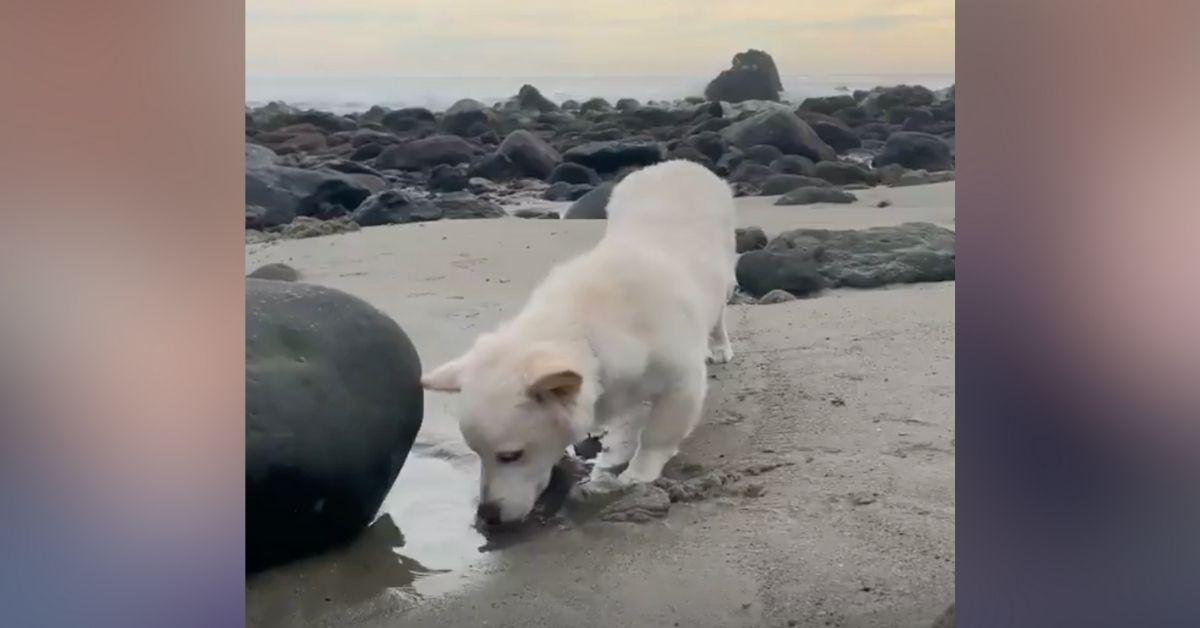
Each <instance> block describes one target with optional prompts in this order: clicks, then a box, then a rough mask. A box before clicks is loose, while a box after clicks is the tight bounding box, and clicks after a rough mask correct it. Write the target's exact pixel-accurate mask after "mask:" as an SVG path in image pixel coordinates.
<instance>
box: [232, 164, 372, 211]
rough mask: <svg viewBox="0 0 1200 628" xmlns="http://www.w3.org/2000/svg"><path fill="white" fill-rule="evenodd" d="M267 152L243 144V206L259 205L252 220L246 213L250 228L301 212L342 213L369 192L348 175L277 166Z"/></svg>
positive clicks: (355, 204)
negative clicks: (244, 204) (244, 163)
mask: <svg viewBox="0 0 1200 628" xmlns="http://www.w3.org/2000/svg"><path fill="white" fill-rule="evenodd" d="M269 151H270V149H267V148H264V147H262V146H256V145H253V144H246V205H247V207H248V208H250V207H255V208H261V211H260V210H258V209H256V210H255V211H254V218H253V219H252V218H251V215H250V213H249V212H248V213H247V223H248V224H247V226H248V227H250V228H255V229H261V228H265V227H273V226H277V225H281V224H286V223H288V222H291V221H292V219H293V218H295V217H296V216H301V215H313V214H324V213H328V214H331V215H341V214H344V213H346V212H347V211H351V210H353V209H355V208H356V207H357V206H358V205H359V203H360V202H361V201H362V200H363V199H364V198H365V197H366V195H365V194H364V193H366V194H370V190H368V189H367V188H366V187H364V186H363V185H361V184H360V183H358V182H356V181H355V180H354V179H353V178H351V177H350V176H349V175H346V174H343V173H340V172H336V171H333V170H327V169H316V170H308V169H304V168H293V167H291V166H283V165H279V164H278V163H276V158H274V157H273V155H274V153H269ZM251 222H254V224H253V225H251V224H250V223H251Z"/></svg>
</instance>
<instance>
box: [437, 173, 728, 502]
mask: <svg viewBox="0 0 1200 628" xmlns="http://www.w3.org/2000/svg"><path fill="white" fill-rule="evenodd" d="M608 214H609V217H608V225H607V230H606V231H605V234H604V237H603V238H602V239H601V240H600V242H599V243H598V244H597V245H596V246H595V247H594V248H593V249H592V250H590V251H588V252H587V253H584V254H582V255H580V256H579V257H576V258H575V259H572V260H569V261H567V262H565V263H563V264H561V265H559V266H557V267H556V268H554V269H553V270H552V271H551V272H550V274H549V275H548V276H547V277H546V279H545V280H544V281H543V282H542V284H541V285H539V286H538V287H537V288H536V289H535V290H534V292H533V294H532V295H531V296H530V298H529V301H528V303H527V304H526V305H525V307H524V309H522V310H521V312H520V313H519V314H517V316H516V317H515V318H513V319H512V320H510V321H508V322H506V323H504V324H503V325H501V326H500V327H499V329H497V330H496V331H494V332H492V333H490V334H485V335H483V336H480V338H479V339H477V340H476V342H475V345H474V346H473V347H472V348H471V349H470V350H469V351H468V352H467V353H466V354H464V355H463V356H462V357H460V358H458V359H456V360H454V361H451V362H449V363H447V364H445V365H443V366H441V367H439V368H438V369H435V370H434V371H433V372H431V373H430V374H428V375H426V376H425V377H424V378H422V383H423V384H424V385H425V387H426V388H429V389H433V390H444V391H451V392H460V393H461V401H462V403H461V405H460V407H459V409H458V410H457V414H458V417H459V425H460V428H461V430H462V433H463V436H464V438H465V439H466V441H467V443H468V445H470V446H471V448H472V449H474V450H475V452H476V453H478V454H479V456H480V459H481V461H482V469H481V472H482V473H481V485H480V501H481V504H490V505H493V506H495V507H498V509H499V512H500V518H501V519H502V520H503V521H513V520H518V519H522V518H524V517H525V516H526V515H527V514H528V513H529V511H530V510H531V509H532V507H533V504H534V502H535V501H536V499H537V496H538V495H539V494H540V493H541V492H542V490H543V489H544V488H545V486H546V484H547V483H548V481H549V478H550V471H551V467H552V466H553V465H554V463H555V462H556V461H557V460H558V458H559V456H560V455H561V454H562V452H563V450H564V449H565V448H566V447H567V446H568V445H570V444H571V443H573V442H577V441H579V440H581V439H582V438H583V437H584V436H586V435H587V434H588V433H589V432H595V431H598V430H602V429H605V428H606V427H611V428H612V434H611V435H610V436H611V437H612V438H611V439H608V438H606V441H610V442H606V445H607V447H606V450H605V451H604V452H603V453H601V455H600V458H599V459H598V461H597V464H596V468H597V469H601V468H609V467H613V466H619V465H621V464H624V463H626V462H628V463H629V464H628V467H627V468H626V469H625V470H624V471H623V472H622V473H621V475H620V477H619V480H620V481H621V482H623V483H628V482H649V481H652V480H655V479H657V478H658V477H659V475H660V474H661V472H662V468H663V465H664V464H665V463H666V462H667V461H668V460H669V459H670V458H671V457H672V456H674V455H675V453H676V452H677V451H678V448H679V444H680V443H681V442H682V441H683V439H684V438H685V437H687V435H688V434H689V433H690V432H691V430H692V428H693V427H694V426H695V425H696V422H697V421H698V420H699V418H700V414H701V406H702V404H703V401H704V395H705V390H706V386H707V374H706V370H705V366H704V362H705V359H706V358H707V359H709V360H712V361H719V362H725V361H728V360H730V359H731V358H732V357H733V351H732V348H731V347H730V344H729V338H728V336H727V334H726V331H725V321H724V311H725V303H726V300H727V299H728V296H729V294H730V292H731V290H732V289H733V286H734V273H733V268H734V258H735V251H734V233H733V231H734V223H735V220H734V218H735V216H734V204H733V197H732V194H731V193H730V190H729V187H728V186H727V185H726V184H725V183H724V182H723V181H722V180H721V179H719V178H717V177H716V176H715V175H713V174H712V173H710V172H709V171H708V170H706V169H704V168H703V167H701V166H699V165H696V164H694V163H691V162H687V161H670V162H666V163H662V164H658V165H656V166H652V167H649V168H645V169H643V170H640V171H638V172H635V173H633V174H631V175H629V176H628V177H626V178H625V179H624V180H623V181H622V182H621V183H619V184H618V185H617V186H616V187H615V188H614V189H613V193H612V197H611V199H610V200H609V204H608ZM516 451H521V452H522V454H521V456H520V458H519V459H518V460H516V461H509V462H502V461H500V460H498V459H497V456H498V455H501V454H510V456H509V457H511V454H512V453H513V452H516Z"/></svg>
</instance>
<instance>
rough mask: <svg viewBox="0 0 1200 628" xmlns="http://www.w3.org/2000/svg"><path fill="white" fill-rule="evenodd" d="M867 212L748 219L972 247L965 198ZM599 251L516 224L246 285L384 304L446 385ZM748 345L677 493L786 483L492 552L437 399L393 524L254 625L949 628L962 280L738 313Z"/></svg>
mask: <svg viewBox="0 0 1200 628" xmlns="http://www.w3.org/2000/svg"><path fill="white" fill-rule="evenodd" d="M855 193H856V194H858V195H859V198H860V200H859V202H858V203H855V204H854V205H851V206H829V205H816V206H808V207H775V206H773V205H771V203H772V202H773V201H774V198H773V197H772V198H748V199H739V201H738V203H739V208H740V209H741V212H742V215H741V219H740V222H741V224H743V225H751V224H754V225H759V226H762V227H763V228H764V229H765V230H766V231H767V233H768V234H769V235H774V234H775V233H777V232H779V231H781V230H784V229H788V228H795V227H823V228H857V227H867V226H873V225H884V224H896V223H900V222H906V221H913V220H924V221H929V222H934V223H937V224H941V225H944V226H947V227H951V228H953V220H954V184H953V183H944V184H934V185H928V186H917V187H910V188H876V189H874V190H866V191H859V192H855ZM883 199H887V200H889V201H891V202H892V206H890V207H887V208H881V209H880V208H875V207H874V205H875V204H876V203H877V202H878V201H879V200H883ZM602 231H603V222H602V221H597V222H592V221H550V220H521V219H515V218H514V219H497V220H481V221H443V222H436V223H424V224H417V225H404V226H391V227H375V228H370V229H366V230H363V231H361V232H357V233H349V234H343V235H338V236H330V237H324V238H315V239H310V240H293V241H282V242H276V243H271V244H266V245H253V246H250V247H248V251H247V255H246V269H247V271H250V270H253V269H254V268H257V267H258V266H261V265H263V264H266V263H269V262H286V263H288V264H291V265H292V266H294V267H295V268H297V269H298V270H299V271H300V272H301V274H302V280H304V281H310V282H313V283H318V284H322V285H328V286H332V287H335V288H339V289H342V290H345V291H347V292H350V293H352V294H355V295H358V296H360V297H362V298H364V299H366V300H367V301H369V302H370V303H372V304H374V305H375V306H376V307H379V308H380V309H381V310H383V311H384V312H386V313H387V314H389V315H390V316H392V317H393V318H395V319H396V320H397V321H398V322H399V323H400V324H401V325H402V326H403V327H404V328H405V329H406V331H407V332H408V333H409V334H410V336H411V337H412V339H413V341H414V343H415V344H416V346H417V348H418V350H419V351H420V353H421V356H422V360H423V362H424V363H425V364H426V365H432V364H435V363H438V362H440V361H441V360H444V359H447V358H450V357H453V356H455V355H457V354H458V353H459V352H461V351H462V350H463V349H465V348H466V347H467V346H468V345H469V343H470V341H471V339H472V338H473V337H474V335H475V334H477V333H478V332H480V331H482V330H484V329H486V328H488V327H490V326H491V325H493V324H495V323H496V322H498V321H500V320H502V319H503V318H505V317H507V316H510V315H512V314H513V313H514V312H515V311H516V310H517V309H518V308H519V307H520V306H521V304H522V303H523V300H524V298H525V296H526V295H527V294H528V293H529V291H530V289H531V288H532V287H533V286H534V285H535V284H536V283H537V281H539V280H540V278H541V277H542V276H543V275H544V273H545V272H546V270H547V269H548V267H549V266H550V265H551V264H552V263H554V262H556V261H559V260H562V259H565V258H567V257H570V256H571V255H574V254H576V253H578V252H580V251H582V250H585V249H586V248H587V247H588V246H590V245H591V243H593V242H594V241H595V240H596V239H597V238H598V237H599V236H600V234H601V233H602ZM729 324H730V333H731V335H732V336H733V339H734V343H735V344H734V347H735V351H736V352H737V357H736V358H735V360H734V361H733V362H732V363H731V364H727V365H720V366H715V367H712V368H711V369H710V377H711V379H710V385H711V386H710V391H709V395H708V399H707V402H706V406H705V418H704V420H703V422H702V423H701V425H700V427H699V428H697V430H696V432H695V434H693V436H692V437H691V438H690V439H689V440H688V441H687V442H686V443H685V444H684V447H683V451H682V453H681V454H680V456H678V457H677V459H676V460H675V461H673V462H672V464H671V465H670V466H669V470H668V474H669V475H673V476H675V477H683V476H689V475H695V474H697V473H703V472H706V471H709V470H716V469H727V470H744V469H745V468H746V467H747V466H752V465H760V464H761V465H767V466H772V465H779V464H782V465H783V466H778V467H777V468H773V469H772V470H770V471H767V472H765V473H762V474H761V475H758V476H756V477H754V478H748V479H747V480H744V481H742V482H741V483H739V484H738V486H737V487H735V488H737V490H731V491H727V492H725V493H721V494H718V495H715V496H713V497H711V498H709V499H703V500H700V501H695V502H690V503H677V504H674V505H672V507H671V509H670V511H669V513H668V515H667V516H666V518H664V519H659V520H654V521H651V522H649V523H642V524H635V523H609V522H602V521H595V520H593V521H582V522H580V521H572V520H566V521H563V522H560V523H555V524H551V525H549V526H547V527H545V528H544V529H541V530H538V531H537V533H536V534H532V535H529V536H528V537H526V538H522V539H520V540H519V541H518V542H515V543H512V544H506V545H502V546H500V547H498V548H492V547H486V546H485V543H486V539H484V538H483V537H482V536H481V535H480V534H479V533H478V532H476V531H475V530H474V529H473V528H472V527H471V516H472V512H473V499H474V493H475V490H476V486H475V482H476V477H477V476H476V474H477V470H476V467H475V461H474V460H473V457H472V455H471V454H470V453H469V451H467V450H466V448H465V447H464V446H463V445H462V443H461V438H460V437H459V435H458V433H457V428H456V427H455V425H454V423H453V421H452V420H451V419H450V418H449V417H448V416H447V414H446V403H447V401H448V399H447V398H446V397H444V396H440V395H438V396H435V395H430V396H429V397H428V398H427V400H428V404H427V405H428V407H427V412H428V415H427V417H426V419H425V425H424V427H423V428H422V432H421V435H420V436H419V437H418V445H417V448H416V449H414V452H413V455H412V456H410V458H409V462H408V464H407V465H406V466H405V468H404V470H403V471H402V472H401V474H400V479H399V480H398V481H397V484H396V487H395V488H394V489H393V491H392V493H391V495H389V497H388V499H387V501H386V503H385V504H384V507H383V514H384V515H385V517H384V518H383V519H381V521H380V522H379V523H377V525H376V526H375V527H374V528H373V529H372V530H371V531H369V532H368V533H367V534H366V535H364V537H363V539H362V540H360V541H359V542H356V543H355V544H353V545H352V546H351V547H349V548H346V549H344V550H341V551H338V552H333V553H330V554H328V555H325V556H321V557H316V558H313V559H310V560H307V561H302V562H300V563H297V564H294V565H289V566H285V567H282V568H278V569H275V570H272V571H270V572H267V573H265V574H261V575H259V576H256V577H254V578H252V579H251V580H250V582H249V583H248V585H247V620H248V625H254V626H310V625H311V626H347V625H371V626H375V625H380V626H383V625H447V626H459V625H463V626H466V625H490V626H523V625H530V626H566V625H572V626H592V625H604V626H651V625H666V626H671V625H675V624H676V622H677V625H680V626H786V625H789V622H794V625H797V626H826V625H829V626H880V627H883V626H889V627H891V626H928V625H930V624H931V623H932V622H933V620H934V619H935V618H936V617H937V616H938V615H939V614H940V613H941V612H942V611H943V610H944V608H945V607H946V605H947V604H948V603H949V602H950V601H951V600H952V599H953V595H954V570H953V565H954V431H953V430H954V410H953V408H954V373H953V369H954V283H953V282H948V283H941V284H926V285H916V286H903V287H896V288H890V289H881V290H872V291H853V290H838V291H832V292H828V293H826V294H825V295H824V296H821V297H818V298H814V299H807V300H799V301H793V302H789V303H784V304H779V305H755V306H734V307H732V308H731V314H730V323H729ZM750 480H752V481H750ZM750 484H757V485H759V486H758V487H757V488H756V489H754V490H745V491H743V490H742V488H746V487H749V485H750ZM760 490H761V491H762V492H761V494H757V493H758V492H759V491H760ZM756 494H757V496H751V495H756ZM481 548H482V550H481Z"/></svg>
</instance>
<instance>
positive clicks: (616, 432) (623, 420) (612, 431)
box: [592, 403, 648, 479]
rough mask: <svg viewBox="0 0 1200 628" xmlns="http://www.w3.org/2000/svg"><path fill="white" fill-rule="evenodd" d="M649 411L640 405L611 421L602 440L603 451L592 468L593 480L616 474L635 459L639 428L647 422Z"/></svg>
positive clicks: (601, 450)
mask: <svg viewBox="0 0 1200 628" xmlns="http://www.w3.org/2000/svg"><path fill="white" fill-rule="evenodd" d="M647 410H648V409H647V408H646V407H645V405H643V404H640V403H639V404H637V405H635V406H633V407H631V408H628V409H627V410H626V411H625V415H624V416H621V417H617V418H614V419H612V420H611V422H610V423H609V425H608V431H607V432H606V433H605V434H604V437H603V438H601V439H600V444H601V449H600V453H599V454H598V455H597V456H596V460H595V463H594V464H593V466H592V479H598V478H599V476H600V475H602V474H609V475H612V474H615V473H616V472H617V471H619V470H620V467H623V466H625V465H626V464H628V463H629V460H630V459H632V458H633V454H634V452H636V451H637V447H638V430H637V428H638V427H640V426H641V425H643V424H644V423H645V422H646V413H647Z"/></svg>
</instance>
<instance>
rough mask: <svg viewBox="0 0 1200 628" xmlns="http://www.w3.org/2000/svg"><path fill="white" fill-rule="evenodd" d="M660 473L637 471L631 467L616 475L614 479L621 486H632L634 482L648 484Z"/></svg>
mask: <svg viewBox="0 0 1200 628" xmlns="http://www.w3.org/2000/svg"><path fill="white" fill-rule="evenodd" d="M661 475H662V474H661V473H639V472H637V471H635V470H632V469H626V470H625V471H623V472H621V475H618V476H617V478H616V481H617V482H618V483H620V485H621V486H622V487H629V486H633V485H634V484H649V483H651V482H653V481H655V480H657V479H658V478H659V476H661Z"/></svg>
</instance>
